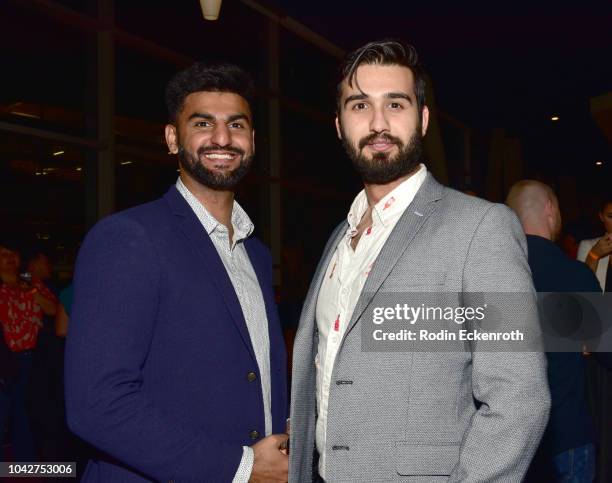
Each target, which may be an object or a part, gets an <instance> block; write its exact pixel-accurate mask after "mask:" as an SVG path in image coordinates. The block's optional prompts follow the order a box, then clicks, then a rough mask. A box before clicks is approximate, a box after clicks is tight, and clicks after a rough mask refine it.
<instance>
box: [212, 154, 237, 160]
mask: <svg viewBox="0 0 612 483" xmlns="http://www.w3.org/2000/svg"><path fill="white" fill-rule="evenodd" d="M206 157H207V158H209V159H232V158H233V157H234V155H233V154H217V153H210V154H207V155H206Z"/></svg>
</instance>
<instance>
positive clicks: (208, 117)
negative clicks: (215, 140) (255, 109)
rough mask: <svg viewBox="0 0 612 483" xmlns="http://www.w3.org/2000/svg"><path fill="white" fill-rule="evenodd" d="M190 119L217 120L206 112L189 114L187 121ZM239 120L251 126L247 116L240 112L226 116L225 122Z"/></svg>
mask: <svg viewBox="0 0 612 483" xmlns="http://www.w3.org/2000/svg"><path fill="white" fill-rule="evenodd" d="M192 119H205V120H206V121H215V120H216V119H217V118H216V117H215V116H213V115H212V114H210V113H208V112H194V113H193V114H191V116H189V118H188V119H187V120H188V121H191V120H192ZM239 119H244V120H245V121H246V122H248V123H249V124H251V120H250V119H249V116H247V115H246V114H244V113H242V112H240V113H238V114H232V115H231V116H228V118H227V122H234V121H238V120H239Z"/></svg>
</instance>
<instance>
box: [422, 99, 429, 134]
mask: <svg viewBox="0 0 612 483" xmlns="http://www.w3.org/2000/svg"><path fill="white" fill-rule="evenodd" d="M427 126H429V108H428V107H427V106H423V111H421V136H425V134H426V133H427Z"/></svg>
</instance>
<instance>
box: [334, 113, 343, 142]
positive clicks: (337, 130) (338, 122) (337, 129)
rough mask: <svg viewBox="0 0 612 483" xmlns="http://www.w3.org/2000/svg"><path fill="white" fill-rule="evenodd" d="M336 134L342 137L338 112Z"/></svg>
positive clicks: (339, 137)
mask: <svg viewBox="0 0 612 483" xmlns="http://www.w3.org/2000/svg"><path fill="white" fill-rule="evenodd" d="M335 123H336V134H337V135H338V139H342V131H341V130H340V120H339V119H338V114H336V120H335Z"/></svg>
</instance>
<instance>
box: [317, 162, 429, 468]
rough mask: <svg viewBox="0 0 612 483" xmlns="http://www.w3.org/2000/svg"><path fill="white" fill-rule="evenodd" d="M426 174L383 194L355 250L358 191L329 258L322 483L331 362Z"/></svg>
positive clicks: (322, 295) (322, 320)
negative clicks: (383, 251)
mask: <svg viewBox="0 0 612 483" xmlns="http://www.w3.org/2000/svg"><path fill="white" fill-rule="evenodd" d="M426 175H427V169H426V168H425V166H424V165H423V164H421V165H420V168H419V170H418V171H417V172H416V173H415V174H413V175H412V176H410V178H408V179H407V180H406V181H404V182H403V183H402V184H400V185H399V186H397V187H396V188H395V189H394V190H393V191H391V192H390V193H388V194H387V195H386V196H385V197H384V198H383V199H382V200H380V201H379V202H378V203H377V204H376V205H375V206H374V208H373V209H372V226H370V227H368V228H366V229H365V230H364V232H363V234H362V235H361V238H360V239H359V242H358V243H357V246H356V247H355V250H353V248H352V247H351V240H352V238H353V237H354V236H355V235H357V226H358V225H359V222H360V221H361V219H362V218H363V215H364V214H365V213H366V211H367V209H368V199H367V197H366V194H365V190H362V191H361V192H360V193H359V194H358V195H357V197H356V198H355V200H354V201H353V204H352V205H351V209H350V211H349V214H348V223H349V228H348V230H347V232H346V236H345V237H344V238H343V239H342V240H341V241H340V243H339V244H338V247H337V248H336V251H335V253H334V255H333V256H332V258H331V260H330V262H329V265H328V267H327V271H326V273H325V277H324V278H323V282H322V284H321V290H320V291H319V297H318V299H317V308H316V320H317V328H318V331H319V345H318V352H317V355H316V357H315V366H316V370H317V411H318V417H317V423H316V434H315V437H316V445H317V450H318V452H319V455H320V458H319V475H320V476H321V478H323V479H325V457H326V450H325V448H326V442H327V407H328V401H329V386H330V382H331V375H332V370H333V368H334V361H335V359H336V354H337V352H338V348H339V347H340V343H341V342H342V338H343V336H344V332H345V331H346V328H347V326H348V323H349V322H350V320H351V317H352V315H353V311H354V310H355V305H356V304H357V300H358V299H359V296H360V295H361V291H362V289H363V286H364V284H365V281H366V279H367V277H368V275H369V273H370V271H371V270H372V267H373V266H374V263H375V262H376V258H377V257H378V254H379V253H380V250H381V249H382V247H383V245H384V244H385V242H386V241H387V238H388V237H389V235H390V234H391V232H392V231H393V228H395V225H396V223H397V222H398V220H399V219H400V217H401V216H402V214H403V213H404V210H405V209H406V208H407V207H408V205H409V204H410V203H412V200H413V199H414V196H415V195H416V193H417V191H418V190H419V188H420V187H421V185H422V184H423V181H424V180H425V177H426Z"/></svg>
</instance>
